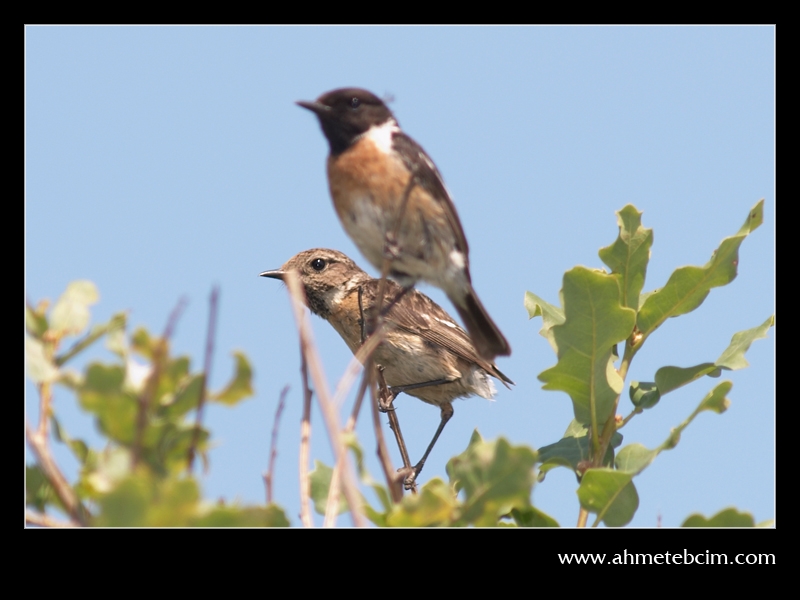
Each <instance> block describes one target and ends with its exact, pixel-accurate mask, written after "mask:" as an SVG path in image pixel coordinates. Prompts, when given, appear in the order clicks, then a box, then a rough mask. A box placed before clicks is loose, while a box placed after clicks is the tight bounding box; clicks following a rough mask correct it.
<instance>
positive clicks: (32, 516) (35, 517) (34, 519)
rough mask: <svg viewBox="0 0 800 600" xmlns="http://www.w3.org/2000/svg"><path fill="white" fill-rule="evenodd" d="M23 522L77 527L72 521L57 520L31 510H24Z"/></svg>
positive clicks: (45, 525) (47, 525)
mask: <svg viewBox="0 0 800 600" xmlns="http://www.w3.org/2000/svg"><path fill="white" fill-rule="evenodd" d="M25 524H26V525H38V526H39V527H79V525H78V524H77V523H75V522H74V521H59V520H58V519H54V518H53V517H51V516H50V515H45V514H42V513H37V512H33V511H32V510H26V511H25Z"/></svg>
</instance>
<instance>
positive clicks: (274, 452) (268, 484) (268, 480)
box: [263, 385, 289, 504]
mask: <svg viewBox="0 0 800 600" xmlns="http://www.w3.org/2000/svg"><path fill="white" fill-rule="evenodd" d="M288 393H289V386H288V385H287V386H284V388H283V389H282V390H281V397H280V400H278V409H277V410H276V411H275V422H274V423H273V424H272V438H271V440H270V444H269V467H267V472H266V473H264V475H263V477H264V487H265V488H266V491H267V504H270V503H271V502H272V476H273V474H274V473H275V458H276V457H277V456H278V448H277V446H278V426H279V425H280V422H281V413H282V412H283V406H284V404H286V394H288Z"/></svg>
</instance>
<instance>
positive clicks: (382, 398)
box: [377, 367, 413, 489]
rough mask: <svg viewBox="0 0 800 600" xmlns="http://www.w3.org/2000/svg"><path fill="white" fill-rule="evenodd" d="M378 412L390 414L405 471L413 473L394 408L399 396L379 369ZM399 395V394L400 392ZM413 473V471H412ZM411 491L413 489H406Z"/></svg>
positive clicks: (391, 427) (379, 368)
mask: <svg viewBox="0 0 800 600" xmlns="http://www.w3.org/2000/svg"><path fill="white" fill-rule="evenodd" d="M377 370H378V410H380V411H381V412H388V413H389V428H390V429H391V430H392V431H393V432H394V438H395V440H396V441H397V447H398V449H399V450H400V457H401V458H402V459H403V470H408V471H412V467H411V459H410V458H409V456H408V450H407V449H406V442H405V440H404V439H403V434H402V432H401V431H400V420H399V419H398V418H397V413H396V412H395V410H394V406H392V401H393V400H394V399H395V397H396V396H397V394H395V393H393V392H392V391H391V390H390V388H389V386H388V385H386V381H385V380H384V378H383V368H382V367H378V369H377ZM398 393H399V392H398ZM412 472H413V471H412ZM406 489H411V488H408V487H407V488H406Z"/></svg>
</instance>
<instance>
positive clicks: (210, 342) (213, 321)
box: [188, 285, 219, 474]
mask: <svg viewBox="0 0 800 600" xmlns="http://www.w3.org/2000/svg"><path fill="white" fill-rule="evenodd" d="M218 299H219V286H217V285H215V286H214V287H213V289H212V290H211V298H210V299H209V307H208V331H207V333H206V354H205V359H204V360H203V381H202V383H201V384H200V398H199V399H198V401H197V417H196V420H195V423H194V433H193V434H192V443H191V445H190V446H189V457H188V462H189V473H190V474H191V472H192V469H193V468H194V455H195V451H196V449H197V441H198V439H199V437H200V430H201V426H202V423H203V408H205V404H206V391H207V389H208V379H209V378H210V377H211V359H212V357H213V355H214V337H215V334H216V330H217V300H218Z"/></svg>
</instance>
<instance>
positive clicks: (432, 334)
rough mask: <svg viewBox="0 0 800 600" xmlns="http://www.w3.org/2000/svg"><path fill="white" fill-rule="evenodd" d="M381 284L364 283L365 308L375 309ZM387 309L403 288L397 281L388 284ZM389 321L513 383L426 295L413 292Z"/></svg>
mask: <svg viewBox="0 0 800 600" xmlns="http://www.w3.org/2000/svg"><path fill="white" fill-rule="evenodd" d="M379 283H380V281H379V280H377V279H373V280H372V281H369V282H367V283H365V284H364V286H363V294H364V299H365V305H366V306H369V307H373V306H375V299H376V296H377V293H378V285H379ZM387 284H388V285H387V291H386V293H385V300H384V302H383V306H384V307H385V306H387V305H388V304H389V302H391V301H392V300H393V299H394V298H395V297H397V294H398V293H399V292H400V290H401V289H402V288H401V287H400V286H399V285H397V284H396V283H394V282H393V281H387ZM386 321H387V323H388V324H389V325H391V326H392V327H393V328H394V329H398V330H401V331H406V332H408V333H411V334H413V335H418V336H419V337H421V338H422V339H423V340H425V341H427V342H430V343H432V344H436V345H437V346H441V347H442V348H444V349H446V350H447V351H449V352H452V353H453V354H455V355H456V356H458V357H460V358H462V359H464V360H466V361H467V362H469V363H474V364H476V365H478V366H479V367H481V368H482V369H483V370H484V371H486V372H487V373H489V374H490V375H493V376H494V377H496V378H497V379H499V380H501V381H502V382H503V383H505V384H509V383H511V384H513V383H514V382H513V381H511V379H509V378H508V377H506V376H505V375H504V374H503V373H502V372H501V371H500V370H499V369H498V368H497V367H496V366H495V365H493V364H492V363H490V362H489V361H487V360H486V359H485V358H483V357H481V356H480V355H479V354H478V353H477V352H476V350H475V347H474V346H473V345H472V340H471V339H470V337H469V334H468V333H467V332H466V331H464V329H462V328H461V327H460V326H459V325H458V324H457V323H456V322H455V321H454V320H453V318H452V317H451V316H450V315H449V314H447V312H446V311H445V310H444V309H443V308H442V307H441V306H439V305H438V304H436V303H435V302H434V301H433V300H431V299H430V298H428V296H426V295H425V294H423V293H422V292H418V291H417V290H410V291H408V292H407V293H406V295H405V296H403V298H402V299H401V300H400V301H399V302H398V303H397V304H395V305H394V306H393V307H392V308H391V310H390V311H389V314H388V315H386Z"/></svg>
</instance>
